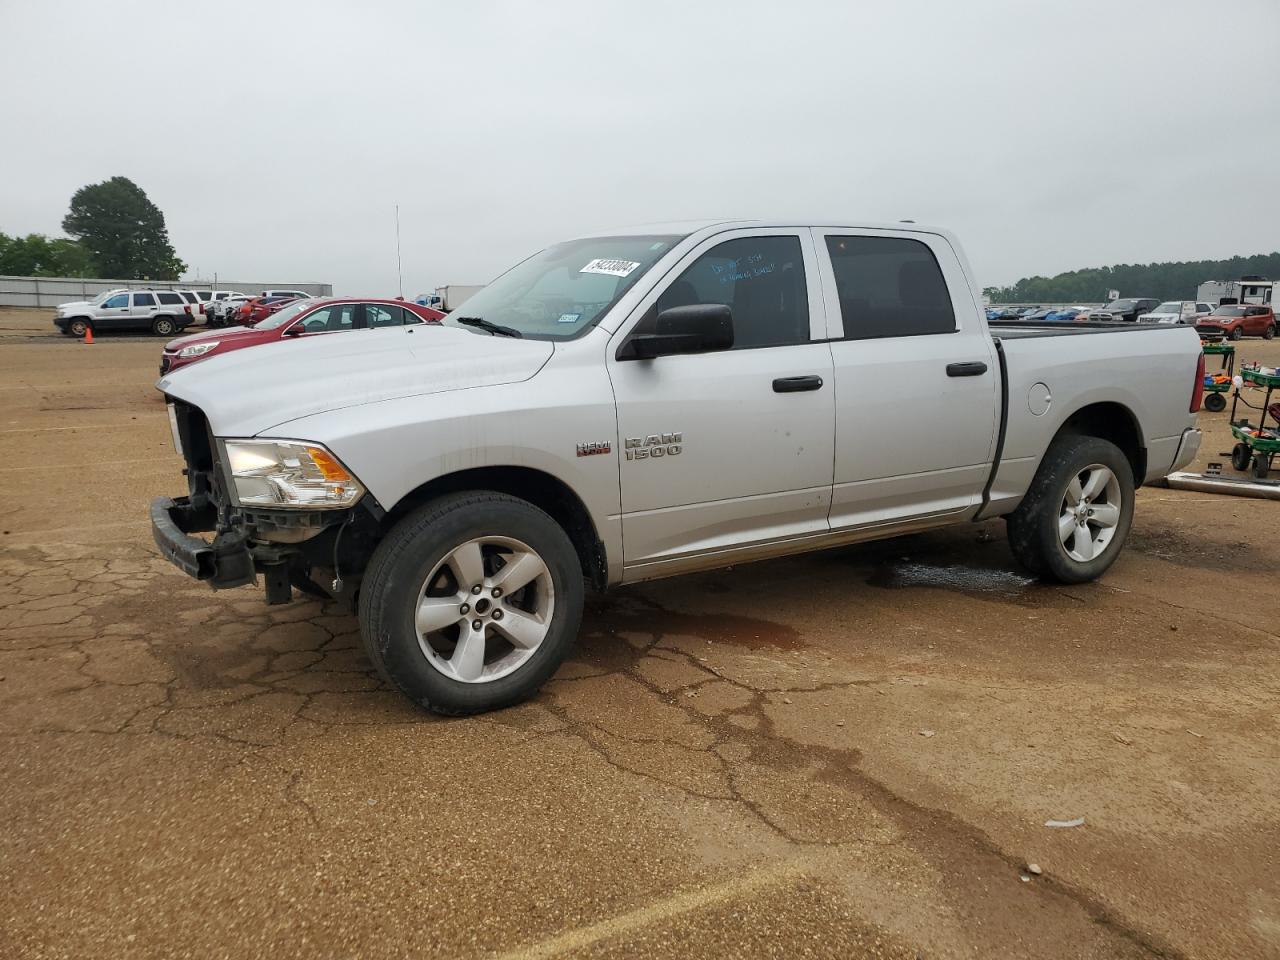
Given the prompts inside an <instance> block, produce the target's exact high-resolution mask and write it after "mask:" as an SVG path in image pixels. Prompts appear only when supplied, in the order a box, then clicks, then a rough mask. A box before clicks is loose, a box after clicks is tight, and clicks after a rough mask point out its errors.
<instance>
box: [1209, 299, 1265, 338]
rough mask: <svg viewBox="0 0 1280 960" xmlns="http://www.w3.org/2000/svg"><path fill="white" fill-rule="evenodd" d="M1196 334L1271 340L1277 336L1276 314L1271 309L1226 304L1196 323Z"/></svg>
mask: <svg viewBox="0 0 1280 960" xmlns="http://www.w3.org/2000/svg"><path fill="white" fill-rule="evenodd" d="M1196 333H1220V334H1223V335H1224V336H1227V337H1230V338H1231V339H1232V340H1239V339H1240V338H1241V337H1262V338H1263V339H1264V340H1270V339H1271V338H1272V337H1274V336H1275V335H1276V314H1275V311H1274V310H1272V309H1271V308H1270V307H1260V306H1255V305H1254V304H1251V303H1224V304H1223V305H1222V306H1220V307H1215V308H1214V311H1213V313H1211V314H1209V315H1208V316H1204V317H1201V318H1200V319H1199V320H1197V321H1196Z"/></svg>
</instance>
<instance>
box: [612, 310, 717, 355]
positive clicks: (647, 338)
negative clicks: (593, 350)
mask: <svg viewBox="0 0 1280 960" xmlns="http://www.w3.org/2000/svg"><path fill="white" fill-rule="evenodd" d="M653 329H654V332H653V333H639V334H636V335H635V336H633V337H632V338H631V339H630V340H628V341H627V342H626V344H625V345H624V346H623V348H622V349H621V350H620V351H618V359H619V360H652V359H653V358H654V357H666V356H671V355H673V354H678V353H708V352H710V351H712V350H728V349H730V348H731V347H732V346H733V311H731V310H730V309H729V308H728V307H727V306H726V305H725V304H723V303H695V304H690V305H689V306H685V307H670V308H669V309H666V310H663V311H662V312H661V313H660V314H658V316H657V317H656V319H655V322H654V326H653Z"/></svg>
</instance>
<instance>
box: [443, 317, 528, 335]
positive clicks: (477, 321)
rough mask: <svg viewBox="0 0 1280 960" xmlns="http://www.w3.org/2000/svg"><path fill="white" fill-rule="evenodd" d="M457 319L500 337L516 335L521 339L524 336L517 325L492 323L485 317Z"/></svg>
mask: <svg viewBox="0 0 1280 960" xmlns="http://www.w3.org/2000/svg"><path fill="white" fill-rule="evenodd" d="M457 320H458V322H459V323H461V324H465V325H466V326H468V327H476V328H478V329H480V330H484V331H485V332H486V333H492V334H494V335H496V336H500V337H515V338H516V339H520V338H522V337H523V336H524V334H523V333H521V332H520V331H519V330H517V329H516V328H515V327H504V326H503V325H502V324H500V323H490V322H489V321H488V320H485V319H484V318H483V317H458V318H457Z"/></svg>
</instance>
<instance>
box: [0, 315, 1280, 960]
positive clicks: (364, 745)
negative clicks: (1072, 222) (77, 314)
mask: <svg viewBox="0 0 1280 960" xmlns="http://www.w3.org/2000/svg"><path fill="white" fill-rule="evenodd" d="M49 316H50V311H47V310H45V311H16V310H12V309H4V308H0V401H3V408H2V412H0V484H2V487H3V490H4V496H3V497H2V498H0V528H2V530H3V533H2V534H0V586H3V588H4V589H3V594H2V595H0V821H2V822H3V823H4V824H5V829H4V830H3V831H2V832H0V957H5V958H10V957H12V958H26V957H33V958H34V957H94V958H107V957H110V958H130V957H165V958H170V957H200V958H205V957H229V958H230V957H236V958H240V957H253V956H267V955H270V956H272V957H274V958H277V960H286V958H293V957H299V958H301V957H329V956H334V957H337V956H351V957H355V956H359V957H366V958H380V957H404V956H417V957H428V956H440V957H450V958H468V957H530V958H532V957H574V958H579V957H635V956H643V957H682V958H683V957H720V956H724V957H741V956H769V957H788V958H791V957H862V956H870V957H880V956H883V957H906V958H912V957H917V956H928V957H934V956H938V957H953V956H954V957H997V956H999V957H1071V958H1078V957H1184V956H1185V957H1193V956H1194V957H1277V956H1280V871H1278V867H1280V864H1278V863H1277V851H1280V799H1277V798H1278V797H1280V724H1278V723H1277V719H1278V712H1277V706H1276V705H1277V703H1280V657H1278V656H1277V654H1278V653H1280V626H1277V617H1276V606H1274V604H1275V603H1276V598H1277V589H1276V587H1277V583H1280V536H1277V534H1280V521H1278V519H1277V518H1278V517H1280V512H1278V511H1277V505H1276V504H1275V503H1273V502H1264V501H1254V500H1247V499H1238V498H1225V497H1215V496H1211V495H1206V494H1195V493H1185V492H1178V491H1172V490H1165V489H1147V490H1144V491H1142V492H1141V493H1140V499H1139V505H1138V511H1137V519H1136V523H1135V528H1134V533H1133V536H1132V539H1131V542H1130V546H1129V549H1128V550H1127V551H1126V552H1125V554H1124V555H1123V556H1122V558H1121V559H1120V561H1119V562H1118V563H1117V564H1116V566H1115V567H1114V568H1113V570H1112V572H1111V573H1110V574H1109V575H1108V576H1107V577H1106V578H1105V579H1104V580H1103V581H1102V582H1100V583H1097V584H1091V585H1087V586H1082V587H1072V588H1047V587H1042V586H1039V585H1037V584H1035V583H1032V582H1029V581H1028V580H1026V579H1025V578H1024V577H1023V576H1022V574H1021V572H1020V571H1019V570H1018V569H1017V568H1016V567H1015V566H1014V565H1013V562H1012V560H1011V558H1010V556H1009V553H1008V549H1007V547H1006V544H1005V541H1004V530H1003V525H1002V524H1000V523H992V524H987V525H984V526H981V527H963V528H958V529H955V530H952V531H947V532H942V533H936V534H930V535H924V536H916V537H910V538H904V539H900V540H895V541H890V542H887V543H882V544H874V545H870V546H865V547H857V548H850V549H843V550H837V551H830V552H826V553H821V554H815V555H809V556H805V557H799V558H793V559H788V560H782V561H775V562H768V563H760V564H755V565H750V566H744V567H739V568H736V569H733V570H728V571H718V572H713V573H708V574H704V575H700V576H694V577H687V578H684V579H677V580H671V581H666V582H657V583H652V584H648V585H644V586H642V587H639V588H630V589H625V590H620V591H618V592H616V593H613V594H610V595H609V596H607V597H605V598H598V599H596V600H594V601H592V602H591V604H590V607H589V610H588V614H587V618H586V621H585V624H584V635H583V638H582V642H581V644H580V647H579V650H578V654H577V656H576V658H575V659H573V660H572V661H570V662H569V663H568V664H567V665H566V666H565V667H564V669H563V670H561V672H560V673H559V674H558V675H557V677H556V679H555V680H554V681H553V682H552V683H551V684H549V685H548V687H547V688H546V689H545V690H544V691H543V693H542V694H541V695H540V696H539V697H538V698H537V699H536V700H535V701H533V702H530V703H528V704H526V705H524V706H521V707H519V708H515V709H512V710H508V711H505V712H503V713H499V714H494V715H489V716H485V717H480V718H475V719H467V720H453V721H446V720H440V719H437V718H434V717H430V716H425V715H423V714H420V713H418V712H416V711H415V710H414V709H412V708H411V707H410V706H409V705H407V704H406V703H405V702H404V701H402V700H401V698H400V697H399V696H397V695H395V694H394V693H392V692H390V691H389V690H387V689H386V688H384V687H383V686H382V684H381V683H380V682H379V681H378V680H377V679H376V678H375V677H374V676H373V675H372V673H371V669H370V666H369V664H368V663H367V661H366V660H365V658H364V656H363V654H362V652H361V651H360V649H359V643H358V638H357V635H356V623H355V621H354V619H353V618H352V617H350V616H348V615H346V614H345V613H343V612H342V611H340V610H338V609H336V608H334V607H332V606H323V605H321V604H319V603H316V602H295V603H294V604H291V605H289V606H287V607H273V608H268V607H267V606H266V605H265V604H264V603H263V601H262V599H261V594H260V592H259V591H257V590H255V589H253V588H248V587H246V588H241V589H238V590H233V591H227V592H225V593H220V594H217V595H215V594H213V593H212V592H210V591H208V590H207V589H205V588H203V587H201V586H199V585H197V584H195V583H194V582H193V581H190V580H188V579H187V578H185V577H184V576H182V575H181V574H179V573H178V572H177V571H176V570H175V569H174V568H172V567H170V566H169V565H168V564H167V563H165V562H163V561H162V560H160V559H159V557H158V556H157V553H156V550H155V548H154V546H153V544H152V543H151V540H150V532H149V528H148V522H147V518H146V504H147V502H148V501H149V499H150V498H151V497H153V496H155V495H157V494H161V493H174V492H178V491H179V490H180V489H181V488H182V485H183V480H182V477H181V475H180V473H179V471H180V469H181V462H180V460H179V458H178V457H176V456H175V455H174V453H173V450H172V446H171V442H170V440H169V433H168V425H167V422H166V418H165V415H164V408H163V404H162V402H161V399H160V396H159V394H157V393H156V392H155V391H154V390H153V388H152V384H153V382H154V380H155V376H156V365H157V361H158V354H159V346H160V342H159V341H158V340H157V339H152V338H138V337H129V338H118V337H117V338H112V337H107V336H102V337H99V338H98V342H97V343H96V344H94V345H93V346H84V345H82V344H79V343H77V342H75V341H72V340H69V339H67V338H63V337H59V336H56V335H54V334H53V333H52V332H51V328H50V326H49V322H48V318H49ZM1240 356H1241V358H1242V359H1262V360H1263V361H1264V362H1267V363H1271V364H1274V363H1277V362H1278V361H1280V345H1277V344H1275V343H1269V344H1263V343H1262V342H1261V341H1257V340H1248V341H1245V342H1244V343H1243V344H1241V349H1240ZM1226 417H1227V414H1226V413H1223V414H1217V415H1214V414H1203V415H1202V422H1203V424H1204V425H1205V426H1206V427H1207V428H1208V429H1209V436H1208V438H1207V441H1206V447H1205V451H1206V453H1207V454H1208V455H1209V458H1211V459H1220V458H1219V457H1218V456H1217V454H1218V452H1219V451H1220V450H1226V449H1228V445H1227V441H1226V440H1225V439H1224V437H1225V435H1226V434H1225V429H1224V426H1223V425H1224V424H1225V421H1226ZM1228 471H1229V467H1228ZM1080 817H1082V818H1084V824H1083V825H1082V826H1077V827H1071V828H1061V829H1055V828H1049V827H1046V826H1044V823H1045V821H1046V820H1072V819H1074V818H1080ZM1029 862H1032V863H1035V864H1036V865H1038V867H1039V868H1040V870H1041V872H1040V873H1038V874H1037V873H1033V872H1031V871H1028V870H1027V869H1025V868H1026V865H1027V864H1028V863H1029Z"/></svg>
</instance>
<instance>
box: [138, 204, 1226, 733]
mask: <svg viewBox="0 0 1280 960" xmlns="http://www.w3.org/2000/svg"><path fill="white" fill-rule="evenodd" d="M1202 374H1203V357H1202V355H1201V352H1200V345H1199V341H1198V339H1197V337H1196V334H1195V331H1194V330H1193V329H1192V328H1191V327H1189V326H1177V325H1172V326H1170V325H1166V326H1148V325H1143V324H1136V325H1135V324H1129V325H1125V326H1117V325H1114V324H1112V325H1101V326H1090V325H1088V324H1071V325H1069V326H1064V325H1061V324H1056V325H1052V324H1051V325H1046V326H1043V327H1037V326H1035V325H1033V324H1026V323H1022V322H1016V323H1014V324H1012V325H1009V326H992V327H990V328H989V326H988V323H987V321H986V319H985V316H984V314H983V311H982V307H981V302H980V299H979V297H978V293H977V287H976V285H975V284H974V281H973V276H972V273H971V271H970V269H969V267H968V265H967V263H966V261H965V258H964V256H963V254H962V253H961V250H960V247H959V245H958V244H957V243H956V241H955V240H954V239H953V238H952V237H951V236H950V235H949V234H947V233H945V232H943V231H940V230H932V229H926V228H924V227H919V226H915V225H907V224H898V225H894V226H867V225H859V224H852V223H830V224H820V225H813V224H807V223H802V224H797V223H794V222H790V221H782V222H759V221H731V222H719V223H706V224H701V225H697V226H693V225H689V224H680V225H671V226H669V227H665V228H662V227H649V228H646V229H643V230H640V231H617V232H612V233H609V234H607V235H602V236H594V237H587V238H584V239H579V240H571V241H569V242H567V243H560V244H557V245H555V246H552V247H548V248H547V249H546V250H543V251H542V252H541V253H539V254H536V255H535V256H533V257H530V258H529V259H527V260H525V261H524V262H522V263H520V264H519V265H518V266H516V267H515V268H513V269H512V270H510V271H509V272H508V273H506V274H505V275H503V276H502V277H500V278H499V279H498V280H496V281H494V282H493V283H491V284H490V285H489V286H487V287H485V288H484V289H483V290H480V291H479V292H477V293H476V294H475V295H474V296H472V297H471V298H470V299H469V300H468V301H467V302H466V304H465V305H464V306H463V307H462V308H461V309H459V310H458V311H457V312H455V313H453V314H450V315H449V316H448V317H446V318H445V320H444V321H443V322H442V324H441V325H439V326H426V325H419V326H406V327H396V328H388V329H381V330H363V331H355V332H353V333H352V334H350V335H348V336H345V337H319V338H315V339H311V340H306V341H304V342H299V343H290V344H268V345H266V346H262V347H259V348H257V349H254V350H246V351H240V352H238V353H237V354H235V355H231V356H226V357H220V356H219V357H212V358H210V359H208V360H206V361H204V362H201V363H199V364H195V365H194V366H192V367H189V368H187V369H184V370H180V371H178V372H176V373H174V374H171V375H169V376H166V377H165V378H163V379H162V380H160V381H159V383H158V385H157V386H158V388H159V389H160V390H161V391H162V392H163V393H164V394H165V395H166V398H167V400H168V403H169V411H170V416H171V420H172V424H173V428H174V436H175V442H176V443H177V446H178V448H179V449H180V450H181V452H182V454H183V455H184V457H185V458H186V461H187V482H188V490H187V493H186V495H185V496H183V497H181V498H179V499H176V500H174V499H169V498H163V497H162V498H159V499H157V500H156V501H154V502H153V504H152V507H151V520H152V526H153V529H154V534H155V539H156V542H157V543H158V544H159V545H160V547H161V549H162V550H163V552H164V553H165V554H166V555H167V556H168V557H169V558H170V559H171V560H172V561H173V562H174V563H176V564H177V565H178V566H180V567H182V568H183V569H184V570H185V571H187V572H188V573H189V574H191V575H192V576H194V577H198V578H200V579H203V580H207V581H209V582H210V584H211V585H212V586H213V587H214V588H215V589H216V588H219V587H231V586H237V585H241V584H246V583H251V582H256V581H257V578H258V577H262V578H263V579H264V581H265V589H266V600H267V602H268V603H283V602H287V601H288V600H289V599H290V598H291V596H292V590H293V588H294V587H296V588H298V589H301V590H303V591H306V592H309V593H325V594H328V595H333V596H337V597H342V598H347V599H349V600H350V599H354V600H355V602H356V606H357V608H358V611H359V619H360V626H361V631H362V634H363V637H364V643H365V646H366V648H367V650H368V653H369V656H370V658H371V659H372V661H373V662H374V664H376V665H377V667H378V668H379V670H380V671H381V672H382V673H383V674H384V676H386V677H387V678H388V679H389V680H390V681H391V682H392V683H393V684H395V685H396V686H397V687H398V688H399V689H400V690H402V691H403V692H404V693H405V694H406V695H408V696H409V697H411V698H412V699H413V700H414V701H415V702H417V703H418V704H420V705H422V706H424V707H427V708H429V709H432V710H437V711H440V712H444V713H469V712H475V711H480V710H487V709H492V708H496V707H501V706H504V705H506V704H510V703H513V702H515V701H517V700H519V699H521V698H523V697H526V696H528V695H529V694H530V693H532V692H533V691H534V690H536V689H537V688H538V686H539V685H540V684H541V683H542V682H543V681H545V680H546V679H547V678H548V677H550V676H551V674H552V673H553V672H554V671H555V669H556V667H557V666H558V665H559V664H560V663H561V661H562V660H563V659H564V657H565V655H566V653H567V652H568V650H569V648H570V645H571V644H572V642H573V640H574V637H575V634H576V633H577V631H578V626H579V621H580V618H581V615H582V605H583V595H584V590H585V587H586V586H587V585H590V586H591V587H594V588H596V589H604V588H606V587H608V586H610V585H612V584H620V583H630V582H634V581H639V580H646V579H650V578H655V577H663V576H668V575H670V574H677V573H683V572H685V571H690V570H698V569H702V568H706V567H714V566H721V565H728V564H736V563H741V562H744V561H748V560H758V559H761V558H764V557H771V556H777V555H780V554H788V553H795V552H798V551H804V550H814V549H819V548H822V547H829V546H832V545H836V544H845V543H850V542H853V541H859V540H868V539H874V538H878V537H890V536H895V535H897V534H902V533H906V532H908V531H915V530H921V529H925V528H929V527H937V526H941V525H944V524H954V523H963V522H967V521H975V520H983V519H986V518H990V517H1004V518H1005V519H1006V521H1007V527H1008V533H1009V543H1010V547H1011V549H1012V552H1013V555H1014V557H1016V558H1017V560H1018V561H1019V562H1020V563H1022V564H1023V565H1024V566H1025V567H1027V568H1028V569H1029V570H1031V571H1034V572H1035V573H1037V574H1039V575H1040V576H1042V577H1043V578H1045V579H1047V580H1051V581H1057V582H1064V583H1074V582H1079V581H1084V580H1090V579H1093V578H1095V577H1097V576H1099V575H1100V574H1102V573H1103V572H1104V571H1105V570H1106V569H1107V568H1108V567H1109V566H1110V565H1111V563H1112V561H1113V560H1115V558H1116V554H1117V553H1118V552H1119V551H1120V549H1121V546H1122V545H1123V543H1124V540H1125V537H1126V535H1127V533H1128V531H1129V525H1130V522H1131V520H1132V517H1133V509H1134V488H1135V487H1137V486H1138V485H1140V484H1142V483H1143V482H1145V481H1150V480H1153V479H1155V478H1158V477H1163V476H1164V475H1165V474H1167V473H1169V472H1170V471H1173V470H1176V469H1178V468H1179V467H1181V466H1183V465H1184V464H1186V463H1187V462H1189V461H1190V460H1191V459H1192V458H1193V457H1194V456H1195V454H1196V452H1197V449H1198V446H1199V443H1200V433H1199V431H1198V430H1197V429H1196V428H1195V419H1196V417H1195V415H1196V411H1197V410H1198V409H1199V404H1200V393H1201V384H1202V380H1203V378H1202ZM197 533H206V534H210V535H211V536H210V537H199V536H195V534H197ZM835 575H838V573H837V572H835V571H833V576H835Z"/></svg>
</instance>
